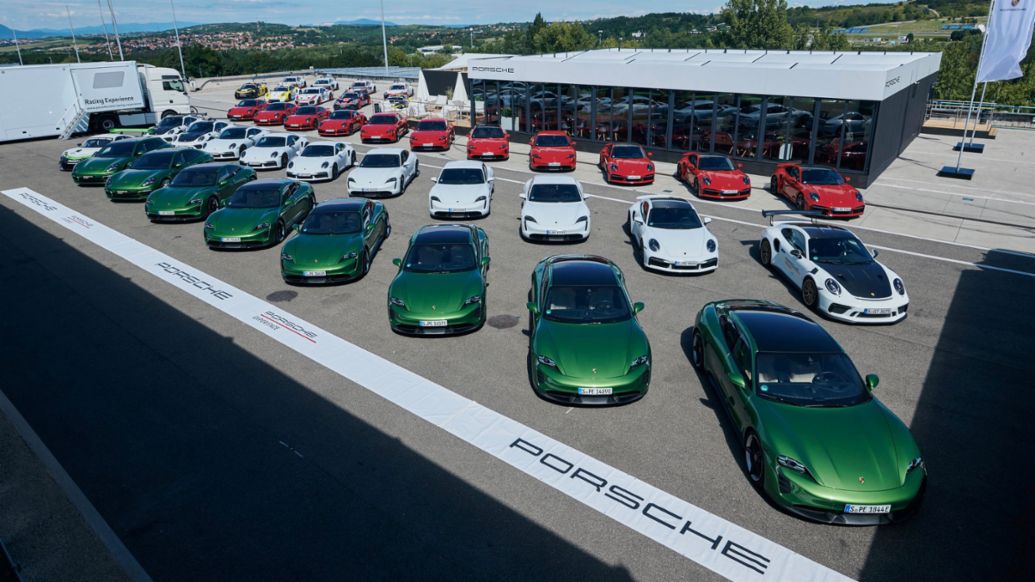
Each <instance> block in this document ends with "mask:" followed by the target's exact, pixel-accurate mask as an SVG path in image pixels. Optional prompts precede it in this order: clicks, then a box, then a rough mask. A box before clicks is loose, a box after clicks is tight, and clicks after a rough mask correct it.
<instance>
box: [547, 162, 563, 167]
mask: <svg viewBox="0 0 1035 582" xmlns="http://www.w3.org/2000/svg"><path fill="white" fill-rule="evenodd" d="M546 165H547V166H550V167H551V168H556V167H558V166H560V165H561V163H560V162H550V163H549V164H546Z"/></svg>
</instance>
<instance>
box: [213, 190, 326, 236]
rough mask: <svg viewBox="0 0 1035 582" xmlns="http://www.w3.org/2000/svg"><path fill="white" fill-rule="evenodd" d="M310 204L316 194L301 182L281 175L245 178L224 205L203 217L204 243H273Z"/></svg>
mask: <svg viewBox="0 0 1035 582" xmlns="http://www.w3.org/2000/svg"><path fill="white" fill-rule="evenodd" d="M314 206H316V195H315V194H314V193H313V187H312V186H310V185H309V184H306V183H305V182H299V181H297V180H287V179H284V178H271V179H268V180H256V181H254V182H249V183H248V184H245V185H244V186H241V187H240V188H238V189H237V191H236V192H234V193H233V194H232V195H231V196H230V198H229V200H227V202H226V207H224V208H220V209H219V210H217V211H215V212H214V213H212V214H211V215H210V216H209V217H208V218H207V219H205V244H207V245H208V247H209V248H210V249H243V248H255V247H267V246H273V245H276V244H277V243H279V242H280V241H282V240H284V238H285V237H286V236H287V232H288V229H289V228H291V227H292V226H293V225H294V224H296V223H300V222H302V221H303V220H305V217H306V216H307V215H308V214H309V211H310V210H312V209H313V207H314Z"/></svg>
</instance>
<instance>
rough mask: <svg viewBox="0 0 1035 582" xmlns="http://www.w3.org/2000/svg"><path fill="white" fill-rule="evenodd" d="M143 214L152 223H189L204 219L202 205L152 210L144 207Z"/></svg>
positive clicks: (148, 206)
mask: <svg viewBox="0 0 1035 582" xmlns="http://www.w3.org/2000/svg"><path fill="white" fill-rule="evenodd" d="M144 213H145V214H147V218H148V220H151V221H152V222H191V221H195V220H200V219H202V218H204V217H205V208H204V204H196V205H194V206H183V207H181V208H163V209H161V210H154V209H152V208H151V207H150V205H147V206H144Z"/></svg>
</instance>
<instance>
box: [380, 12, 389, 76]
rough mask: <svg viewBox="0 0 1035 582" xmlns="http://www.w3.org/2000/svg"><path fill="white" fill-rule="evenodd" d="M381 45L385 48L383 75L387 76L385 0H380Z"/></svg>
mask: <svg viewBox="0 0 1035 582" xmlns="http://www.w3.org/2000/svg"><path fill="white" fill-rule="evenodd" d="M381 45H382V46H383V47H384V50H385V76H386V77H387V76H388V33H386V32H385V0H381Z"/></svg>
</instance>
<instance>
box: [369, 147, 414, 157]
mask: <svg viewBox="0 0 1035 582" xmlns="http://www.w3.org/2000/svg"><path fill="white" fill-rule="evenodd" d="M403 151H405V150H403V149H402V148H377V149H375V150H370V151H369V152H367V155H368V156H370V155H374V154H387V155H391V156H398V155H399V154H401V153H403Z"/></svg>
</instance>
